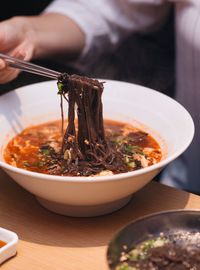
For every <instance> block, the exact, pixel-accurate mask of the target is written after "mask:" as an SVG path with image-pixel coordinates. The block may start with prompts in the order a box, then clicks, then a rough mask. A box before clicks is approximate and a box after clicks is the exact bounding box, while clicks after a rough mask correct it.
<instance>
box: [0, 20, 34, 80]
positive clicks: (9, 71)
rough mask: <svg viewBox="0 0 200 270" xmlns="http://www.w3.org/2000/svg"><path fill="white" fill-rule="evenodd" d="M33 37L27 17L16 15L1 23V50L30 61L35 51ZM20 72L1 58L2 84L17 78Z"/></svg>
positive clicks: (0, 72) (0, 75)
mask: <svg viewBox="0 0 200 270" xmlns="http://www.w3.org/2000/svg"><path fill="white" fill-rule="evenodd" d="M32 39H33V36H32V35H31V28H29V27H28V23H27V21H26V19H25V18H23V17H14V18H12V19H9V20H6V21H3V22H1V23H0V52H2V53H5V54H9V55H11V56H13V57H16V58H19V59H23V60H27V61H29V60H30V59H32V57H33V51H34V45H33V40H32ZM19 72H20V71H19V70H18V69H14V68H10V67H8V66H7V64H6V62H5V61H4V60H2V59H0V84H3V83H7V82H9V81H11V80H13V79H15V78H16V77H17V75H18V74H19Z"/></svg>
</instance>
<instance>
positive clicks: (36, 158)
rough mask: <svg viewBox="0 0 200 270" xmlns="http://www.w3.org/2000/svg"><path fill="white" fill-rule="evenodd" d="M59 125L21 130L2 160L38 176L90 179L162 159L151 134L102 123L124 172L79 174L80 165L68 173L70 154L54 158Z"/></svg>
mask: <svg viewBox="0 0 200 270" xmlns="http://www.w3.org/2000/svg"><path fill="white" fill-rule="evenodd" d="M65 125H67V123H66V122H65ZM61 126H62V124H61V121H60V120H57V121H53V122H47V123H43V124H40V125H36V126H31V127H28V128H26V129H24V130H23V131H22V132H21V133H20V134H18V135H17V136H15V137H14V138H13V139H12V140H11V141H10V142H9V143H8V145H7V147H6V149H5V151H4V159H5V161H6V162H7V163H8V164H10V165H12V166H15V167H18V168H22V169H25V170H29V171H33V172H38V173H44V174H51V175H66V176H67V175H73V176H91V175H112V174H116V173H121V172H129V171H134V170H137V169H141V168H144V167H147V166H151V165H153V164H155V163H157V162H159V161H160V160H161V158H162V153H161V149H160V146H159V144H158V143H157V142H156V140H155V139H154V138H153V137H152V136H151V135H149V134H147V133H146V132H144V131H142V130H139V129H137V128H135V127H133V126H132V125H129V124H126V123H123V122H117V121H112V120H104V128H105V134H106V139H107V141H108V143H109V146H110V147H111V148H112V149H115V151H116V152H117V153H119V154H120V157H121V159H122V161H123V164H124V166H123V169H122V170H121V171H116V170H112V168H111V169H108V168H103V167H100V168H98V167H97V170H96V173H94V170H93V173H92V174H91V173H81V165H80V170H79V172H78V173H77V172H76V174H73V172H70V173H69V172H68V170H67V165H68V161H69V159H70V153H69V152H66V153H64V159H63V160H59V159H58V158H57V155H58V154H59V152H60V151H61V149H62V139H63V138H62V135H61ZM85 143H86V144H87V143H88V142H87V141H85ZM77 162H78V160H77ZM80 164H81V163H80Z"/></svg>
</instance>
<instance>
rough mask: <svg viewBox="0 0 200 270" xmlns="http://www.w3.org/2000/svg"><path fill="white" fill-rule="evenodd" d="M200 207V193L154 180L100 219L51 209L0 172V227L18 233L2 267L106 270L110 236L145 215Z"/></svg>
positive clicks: (48, 269) (3, 268)
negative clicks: (11, 254) (13, 251)
mask: <svg viewBox="0 0 200 270" xmlns="http://www.w3.org/2000/svg"><path fill="white" fill-rule="evenodd" d="M188 208H192V209H197V208H200V197H199V196H197V195H193V194H190V193H187V192H183V191H180V190H176V189H173V188H170V187H167V186H164V185H161V184H159V183H157V182H151V183H150V184H148V185H147V186H146V187H145V188H143V189H142V190H141V191H139V192H137V193H136V194H135V195H134V196H133V198H132V200H131V202H130V203H129V204H127V205H126V206H125V207H124V208H122V209H121V210H119V211H117V212H115V213H113V214H110V215H106V216H101V217H96V218H70V217H65V216H61V215H57V214H54V213H51V212H49V211H48V210H46V209H44V208H43V207H41V206H40V205H39V203H38V202H37V201H36V200H35V198H34V196H32V195H31V194H30V193H28V192H27V191H25V190H24V189H22V188H21V187H20V186H18V185H17V184H16V183H15V182H14V181H13V180H11V179H10V178H9V177H8V176H7V175H6V174H5V173H4V172H3V171H2V170H0V227H4V228H6V229H9V230H12V231H14V232H16V233H17V234H18V236H19V239H20V241H19V244H18V248H17V250H18V253H17V255H16V256H15V257H14V258H12V259H10V260H8V261H7V262H5V263H4V264H2V265H1V269H2V270H33V269H35V270H36V269H37V270H40V269H42V270H51V269H52V270H86V269H87V270H104V269H105V270H106V269H108V267H107V263H106V250H107V245H108V243H109V241H110V239H111V238H112V237H113V236H114V234H115V233H116V232H117V231H119V230H120V229H121V228H122V227H123V226H125V225H126V224H128V223H130V222H131V221H132V220H134V219H136V218H138V217H141V216H143V215H146V214H150V213H154V212H157V211H163V210H170V209H188Z"/></svg>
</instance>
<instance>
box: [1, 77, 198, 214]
mask: <svg viewBox="0 0 200 270" xmlns="http://www.w3.org/2000/svg"><path fill="white" fill-rule="evenodd" d="M56 93H57V88H56V82H55V81H51V82H43V83H38V84H33V85H29V86H25V87H22V88H19V89H16V90H15V91H12V92H10V93H8V94H5V95H3V96H1V97H0V134H1V136H0V166H1V167H2V168H3V170H5V171H6V173H8V174H9V175H10V176H11V177H12V178H13V179H14V180H15V181H16V182H17V183H18V184H19V185H21V186H22V187H24V188H25V189H26V190H28V191H30V192H31V193H33V194H34V195H35V196H36V197H37V199H38V201H39V202H40V203H41V204H42V205H43V206H44V207H46V208H48V209H50V210H52V211H54V212H57V213H60V214H64V215H70V216H96V215H101V214H105V213H109V212H112V211H114V210H117V209H119V208H121V207H122V206H124V205H125V204H126V203H127V202H128V201H129V199H130V198H131V195H132V194H133V193H134V192H136V191H137V190H139V189H141V188H142V187H143V186H144V185H146V184H147V183H148V182H149V181H151V180H152V178H153V177H154V176H155V175H156V174H157V173H158V172H159V171H160V170H161V169H162V168H163V167H164V166H165V165H167V164H168V163H169V162H171V161H172V160H174V159H175V158H177V157H178V156H179V155H180V154H181V153H183V152H184V151H185V149H186V148H187V147H188V146H189V144H190V142H191V141H192V138H193V135H194V125H193V121H192V119H191V117H190V115H189V113H188V112H187V111H186V110H185V109H184V108H183V107H182V106H181V105H180V104H179V103H177V102H176V101H174V100H173V99H171V98H169V97H168V96H166V95H163V94H161V93H159V92H157V91H154V90H151V89H148V88H145V87H142V86H138V85H134V84H130V83H125V82H119V81H110V80H108V81H106V83H105V89H104V93H103V105H104V118H108V119H113V120H119V121H123V122H127V123H132V124H134V125H136V126H138V127H141V128H143V129H145V130H146V131H148V132H150V134H151V135H153V136H154V138H156V139H157V141H158V142H159V143H160V145H161V147H162V149H163V153H164V158H163V160H162V161H161V162H159V163H157V164H155V165H153V166H150V167H147V168H144V169H141V170H137V171H135V172H128V173H123V174H118V175H113V176H98V177H62V176H50V175H45V174H39V173H34V172H30V171H26V170H23V169H19V168H15V167H12V166H10V165H9V164H6V163H5V162H4V159H3V150H4V147H5V146H6V144H7V142H8V141H9V140H10V139H11V138H12V137H13V136H14V135H16V134H17V133H19V132H20V131H22V130H23V129H24V128H26V127H28V126H30V125H34V124H39V123H43V122H45V121H50V120H56V119H60V99H59V97H58V96H57V94H56ZM138 122H139V123H138Z"/></svg>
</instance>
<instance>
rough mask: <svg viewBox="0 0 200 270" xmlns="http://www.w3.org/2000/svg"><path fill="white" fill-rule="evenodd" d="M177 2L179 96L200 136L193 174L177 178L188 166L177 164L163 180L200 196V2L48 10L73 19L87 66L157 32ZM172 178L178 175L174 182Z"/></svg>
mask: <svg viewBox="0 0 200 270" xmlns="http://www.w3.org/2000/svg"><path fill="white" fill-rule="evenodd" d="M172 2H174V4H175V10H176V14H175V15H176V57H177V59H176V84H177V86H176V98H177V100H178V101H179V102H180V103H182V104H183V105H184V106H185V107H186V109H187V110H188V111H189V112H190V114H191V115H192V117H193V120H194V122H195V126H196V134H195V138H194V141H193V143H192V145H191V146H190V147H189V149H188V150H187V151H186V152H185V153H184V161H186V163H187V167H186V168H187V169H188V176H185V174H184V173H183V171H182V174H179V176H180V177H179V176H178V173H177V172H178V171H180V170H182V169H181V168H183V169H184V170H185V168H184V167H181V166H182V163H181V162H178V163H177V161H176V162H175V163H174V164H176V163H177V164H178V166H177V167H176V168H178V169H176V168H175V167H174V166H173V163H172V165H171V166H170V167H169V173H168V174H167V175H168V176H166V174H165V177H164V180H163V182H164V183H166V184H169V185H172V186H176V187H179V188H183V189H186V190H189V191H193V192H197V193H200V179H199V178H200V147H199V146H198V142H200V0H174V1H170V0H82V1H81V0H55V1H53V3H52V4H50V5H49V6H48V7H47V9H46V10H45V12H59V13H62V14H65V15H67V16H69V17H70V18H72V19H73V20H74V21H75V22H76V23H77V24H78V25H79V27H80V28H81V29H82V31H83V32H84V33H85V37H86V43H85V48H84V50H83V52H82V55H81V57H80V58H79V59H78V61H77V64H78V65H79V67H81V68H84V67H85V66H86V65H90V64H92V63H93V62H95V61H96V60H97V59H98V58H99V57H100V56H101V55H102V54H103V53H104V52H108V51H112V50H113V49H114V48H115V47H116V46H117V45H118V44H119V43H120V42H121V41H122V40H123V39H124V38H125V37H126V36H127V35H129V34H131V33H133V32H146V31H153V30H155V29H156V28H158V27H159V26H160V25H161V24H162V23H163V22H164V21H165V18H166V17H167V14H168V11H169V8H170V6H171V4H172ZM66 31H67V29H66ZM170 168H172V169H170ZM170 170H171V173H170ZM170 175H171V176H173V175H176V177H174V179H172V178H170V179H169V176H170ZM181 175H182V176H183V177H181ZM177 177H178V178H177ZM186 179H187V181H186Z"/></svg>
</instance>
